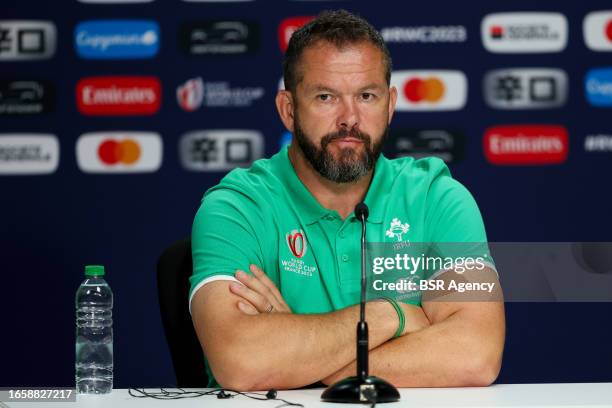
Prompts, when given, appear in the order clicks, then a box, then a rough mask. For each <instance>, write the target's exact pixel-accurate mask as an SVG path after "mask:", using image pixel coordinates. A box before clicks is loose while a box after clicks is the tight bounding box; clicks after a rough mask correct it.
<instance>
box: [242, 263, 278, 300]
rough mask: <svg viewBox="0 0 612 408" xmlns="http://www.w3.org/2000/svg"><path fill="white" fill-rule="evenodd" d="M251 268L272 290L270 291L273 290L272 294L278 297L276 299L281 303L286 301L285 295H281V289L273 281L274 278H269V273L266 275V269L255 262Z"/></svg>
mask: <svg viewBox="0 0 612 408" xmlns="http://www.w3.org/2000/svg"><path fill="white" fill-rule="evenodd" d="M249 269H250V270H251V272H252V273H253V275H255V276H256V277H257V279H259V280H260V281H261V282H262V283H263V284H264V285H265V286H266V287H267V288H268V289H269V290H270V292H272V294H273V295H274V297H276V300H277V301H278V302H279V303H284V302H282V299H283V295H281V293H280V291H279V290H278V288H277V287H276V285H275V284H274V282H272V280H271V279H270V278H268V275H266V273H265V272H264V271H262V270H261V269H260V268H259V267H258V266H257V265H255V264H251V266H250V267H249Z"/></svg>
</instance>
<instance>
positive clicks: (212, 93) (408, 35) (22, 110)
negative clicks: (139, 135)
mask: <svg viewBox="0 0 612 408" xmlns="http://www.w3.org/2000/svg"><path fill="white" fill-rule="evenodd" d="M79 1H80V2H81V3H91V4H102V5H103V4H116V5H120V4H122V3H125V4H129V3H148V2H149V1H147V0H79ZM199 2H200V3H205V1H193V2H192V3H199ZM187 3H189V1H187ZM314 15H315V14H314V13H313V14H312V15H307V14H303V15H288V16H286V17H284V18H282V19H280V20H279V21H278V22H277V25H276V33H277V39H278V45H279V47H280V51H281V55H282V53H283V52H284V51H285V50H286V48H287V45H288V42H289V39H290V38H291V35H292V34H293V32H294V31H295V30H296V29H298V28H299V27H301V26H303V25H305V24H307V23H308V22H309V21H311V20H312V19H313V18H314ZM392 20H393V19H390V21H389V23H388V24H380V26H379V28H380V32H381V34H382V37H383V39H384V40H385V42H387V44H388V45H389V47H391V50H392V55H393V54H398V52H397V50H398V49H400V48H399V47H408V46H410V44H426V45H428V46H430V47H438V46H444V47H449V46H457V45H459V44H465V43H469V42H471V46H472V47H475V46H478V47H482V49H483V50H485V51H486V52H489V53H491V54H516V55H532V54H542V55H547V54H550V53H563V52H565V50H566V48H567V44H568V38H569V36H570V35H578V34H581V35H582V36H583V41H584V44H583V47H584V48H585V49H587V50H589V51H590V52H594V53H596V54H599V53H605V52H609V51H612V10H593V11H590V12H588V13H586V14H585V15H584V16H583V18H582V26H581V28H582V30H581V32H580V30H578V29H577V28H576V27H574V26H570V25H569V23H568V19H567V16H566V15H565V14H564V13H562V12H557V11H551V10H545V11H532V12H523V11H520V12H519V11H507V12H496V13H489V14H486V13H484V14H483V15H482V16H481V20H480V27H474V26H470V25H466V24H460V23H461V22H460V21H457V23H455V24H430V25H411V24H397V22H396V21H392ZM394 22H395V24H393V23H394ZM262 27H263V28H265V30H269V26H268V25H266V24H262V21H258V20H257V19H253V18H249V19H232V18H222V19H219V18H217V19H205V20H190V19H184V20H183V21H182V22H179V23H178V24H176V25H175V27H174V28H175V31H176V32H175V33H174V34H175V35H176V43H175V45H176V49H175V50H170V51H173V52H175V53H176V52H180V53H182V54H183V56H184V57H186V58H188V59H187V60H183V61H184V62H185V64H184V65H185V66H188V65H189V62H190V61H192V62H193V63H194V64H195V62H197V61H199V60H200V58H201V59H202V61H207V62H208V61H210V62H213V61H214V62H217V63H220V64H229V66H232V65H233V64H234V61H229V60H227V61H224V60H223V58H226V57H232V56H241V55H244V56H245V57H246V58H253V57H255V56H256V55H257V54H258V53H259V52H261V51H262V43H261V41H262V36H263V29H262ZM478 28H479V29H480V44H477V37H474V36H470V35H469V33H470V31H471V32H474V31H476V30H477V29H478ZM163 35H168V36H169V37H172V36H173V33H165V34H164V33H162V30H161V28H160V24H159V22H158V21H156V20H154V19H150V18H148V19H144V18H143V19H138V18H123V17H122V16H121V13H120V12H118V13H117V17H116V18H109V19H85V20H82V21H79V22H78V23H76V25H75V26H74V29H73V38H72V41H71V42H72V46H73V52H74V54H76V56H78V57H79V58H80V59H82V60H108V61H109V62H108V64H114V66H115V67H116V68H117V70H116V72H117V73H119V72H120V71H122V70H121V67H124V66H126V65H125V64H126V62H123V61H129V60H147V59H150V60H154V59H156V58H158V56H159V53H160V50H161V47H162V44H166V45H165V46H166V47H167V46H168V45H167V43H163V42H162V38H163ZM60 40H61V41H60ZM60 42H61V44H60V46H61V47H63V49H65V50H66V51H67V50H68V41H67V39H66V38H62V39H59V38H58V33H57V28H56V23H55V22H54V21H47V20H26V19H23V20H18V19H16V20H0V61H4V63H10V62H16V61H22V62H25V61H32V62H31V63H32V64H35V63H36V60H48V59H52V58H54V56H55V54H56V51H57V48H58V44H59V43H60ZM269 46H270V44H265V47H269ZM393 56H394V57H396V55H393ZM279 57H280V55H279ZM192 58H196V59H193V60H192ZM113 61H115V62H113ZM279 61H280V58H279ZM396 61H397V58H396ZM500 61H501V60H500ZM603 61H604V60H602V62H603ZM152 64H155V62H152ZM419 65H427V62H426V61H420V62H419ZM446 65H447V66H444V64H442V65H441V64H439V63H437V64H435V65H433V64H431V67H430V68H423V69H405V68H407V66H406V64H402V63H400V64H397V63H396V64H395V65H394V70H393V72H392V75H391V85H392V86H395V87H396V88H397V90H398V99H397V104H396V109H395V110H396V112H397V113H396V122H401V121H402V116H403V115H405V116H406V117H407V118H409V117H410V116H414V115H418V114H425V115H427V114H431V113H430V112H438V113H437V114H438V115H444V114H445V113H446V112H448V113H450V112H459V113H461V114H467V113H466V112H467V111H468V110H469V106H470V104H474V103H479V101H478V99H480V98H482V100H483V102H484V104H485V105H486V107H488V108H489V109H491V110H493V111H495V110H509V111H515V112H518V113H520V112H523V111H529V110H538V111H548V110H552V109H562V108H563V107H565V106H566V105H567V103H568V100H569V98H570V97H574V98H576V97H577V96H578V92H576V90H573V91H571V90H570V82H571V78H570V76H569V75H568V73H567V72H566V71H565V70H564V68H563V66H555V65H554V64H551V65H550V66H545V67H543V66H511V65H509V66H506V67H499V66H497V67H490V68H491V69H489V70H487V71H485V72H484V74H483V75H482V77H481V78H479V77H477V76H475V75H474V73H471V72H466V71H463V70H460V69H450V67H451V66H452V65H454V64H453V63H452V61H451V60H449V62H448V64H446ZM497 65H499V64H497ZM153 66H154V65H153ZM241 68H246V66H244V65H241ZM91 71H92V70H91V69H88V70H87V72H89V73H91ZM94 71H95V70H94ZM133 71H134V70H133V69H128V70H126V71H124V72H125V75H122V76H121V75H112V76H102V75H101V76H85V75H84V76H83V77H81V78H76V79H77V81H76V86H75V96H76V108H77V111H78V112H79V113H80V114H81V115H84V116H108V117H113V116H115V117H138V116H157V115H160V114H162V115H163V109H162V108H163V107H164V106H165V107H166V109H167V108H168V105H170V104H171V99H172V98H170V99H168V98H167V96H164V95H162V89H164V87H165V86H164V84H166V83H167V85H166V87H167V86H168V85H170V84H171V83H172V82H174V81H176V79H177V78H168V77H157V76H151V75H138V72H136V73H135V74H136V75H134V73H133ZM192 71H193V72H197V70H196V69H192ZM246 72H248V70H246V71H245V70H243V73H246ZM573 75H575V74H573ZM174 83H175V84H176V83H177V82H174ZM270 88H271V89H270ZM282 88H283V85H282V79H281V82H280V85H279V88H278V89H282ZM479 88H480V89H479ZM267 89H270V90H268V91H267ZM59 91H61V92H65V89H61V90H59ZM57 92H58V90H57V89H56V85H55V83H54V81H52V80H49V79H46V78H45V79H43V78H27V77H23V78H21V77H20V78H17V77H16V76H15V77H14V78H0V117H2V116H31V115H37V114H53V112H55V110H56V93H57ZM275 92H276V89H274V87H270V84H267V83H264V82H262V81H261V80H259V81H258V80H255V81H248V80H245V77H244V75H242V76H235V75H234V76H227V77H223V76H218V75H198V76H192V77H191V78H189V77H183V79H182V80H180V82H178V85H176V88H175V101H176V104H177V105H178V107H179V108H180V111H182V112H183V113H189V114H192V115H194V116H197V117H202V118H205V117H206V116H207V115H213V114H214V113H215V112H219V111H218V110H217V109H219V108H223V109H227V110H234V109H235V110H236V115H241V113H240V112H239V109H240V110H243V112H244V111H247V110H252V109H257V108H259V107H261V106H264V103H263V102H264V101H266V100H267V101H268V102H269V101H270V99H271V97H272V96H273V95H274V93H275ZM572 92H573V94H572ZM582 93H583V94H584V99H585V102H586V103H587V104H588V105H589V106H592V107H594V108H609V107H612V66H605V65H604V66H597V67H590V68H589V69H588V70H586V72H585V74H584V89H583V91H582ZM266 95H268V96H269V97H268V98H267V99H266ZM162 99H167V100H166V102H165V105H164V104H163V103H162ZM441 117H443V116H441ZM519 117H522V116H517V121H520V122H521V124H524V123H525V121H524V119H518V118H519ZM408 120H409V119H408ZM533 120H534V121H536V122H537V116H534V117H533ZM233 125H234V123H230V124H229V126H228V127H233ZM507 126H511V125H507ZM459 127H464V126H461V123H455V124H452V125H451V126H450V128H453V129H457V128H459ZM444 128H446V126H445V127H444ZM492 128H493V129H497V128H496V127H492ZM536 128H538V129H541V127H537V126H536ZM602 130H603V131H604V132H605V131H608V129H606V128H604V129H602ZM211 131H212V130H211ZM220 131H222V129H220ZM489 131H490V129H489V130H487V131H484V129H483V133H481V135H482V136H479V135H478V134H474V132H468V133H465V132H458V133H457V132H455V131H449V130H444V129H442V128H437V127H436V126H433V127H431V128H429V129H426V128H423V129H422V130H415V129H413V130H410V131H401V130H398V131H394V133H393V136H395V137H396V138H395V139H394V140H393V142H390V146H387V147H386V152H387V154H389V155H390V156H392V157H401V156H406V155H411V156H414V157H423V156H427V155H437V156H439V157H441V158H443V159H444V160H445V161H447V162H449V163H452V162H454V161H457V159H459V158H463V153H462V152H463V150H464V149H470V146H471V145H474V144H475V143H477V139H479V138H480V137H482V138H484V147H485V150H484V151H483V154H484V156H485V158H486V159H487V161H488V162H490V163H493V164H499V163H500V161H503V160H502V159H500V157H498V155H497V150H495V149H496V148H497V147H499V146H502V145H503V146H506V144H505V142H504V143H501V142H499V140H498V138H499V137H501V136H499V135H498V136H491V134H490V133H488V132H489ZM229 132H230V133H229V134H233V133H232V131H229ZM254 132H258V131H255V130H254ZM260 133H261V132H259V134H260ZM198 134H199V133H198ZM213 134H215V133H213ZM398 135H401V136H398ZM160 137H162V138H163V137H165V136H160ZM193 137H194V136H193V135H192V138H193ZM224 137H225V136H223V138H221V139H222V142H220V143H221V144H223V143H225V142H224V140H225V139H224ZM504 137H505V136H504ZM565 137H566V138H568V139H571V138H572V137H573V135H570V134H566V136H565ZM585 137H586V135H585ZM589 137H590V138H591V139H588V140H592V138H593V137H594V136H592V135H591V136H589ZM200 139H201V137H200ZM221 139H220V140H221ZM87 140H89V139H87ZM185 140H192V139H189V138H188V139H185ZM249 140H251V142H250V143H255V145H256V146H255V148H254V150H252V149H253V146H251V147H249V148H248V149H247V150H249V152H250V153H249V154H248V155H247V156H248V157H250V159H249V160H244V158H242V159H240V160H234V159H233V156H232V154H233V153H232V154H229V156H227V157H225V159H223V160H221V159H219V160H221V161H214V160H213V161H211V162H210V163H208V162H207V163H206V164H202V163H203V162H202V161H200V164H199V165H198V166H195V165H193V163H192V165H187V164H186V163H188V162H189V161H188V160H187V159H185V157H187V156H186V154H184V152H185V151H186V150H185V149H186V147H185V146H186V144H187V142H186V141H183V142H181V143H182V144H181V147H180V150H181V152H183V153H182V156H181V163H182V164H183V166H182V167H183V168H185V169H191V170H192V169H195V168H198V169H199V170H202V169H209V170H210V169H215V170H219V171H226V170H228V169H231V168H233V167H236V166H238V165H248V164H250V162H251V161H252V159H253V158H256V157H262V156H264V155H265V145H266V144H268V143H266V141H265V138H264V137H263V136H257V137H253V136H249ZM254 140H257V142H254ZM288 141H290V136H287V135H285V136H283V140H281V141H279V140H276V141H275V142H272V143H270V145H271V146H275V145H276V146H278V145H281V146H282V145H285V144H287V143H288ZM190 143H191V142H190ZM500 143H501V144H500ZM570 145H571V144H570V143H565V144H564V146H565V147H564V149H565V153H563V160H561V159H555V160H539V159H538V160H539V161H538V164H560V163H563V162H564V161H565V160H566V159H567V151H566V150H567V149H568V148H569V146H570ZM591 145H593V146H598V144H597V143H595V142H588V143H587V142H586V141H585V149H584V151H585V152H589V151H591V150H592V149H588V148H586V146H591ZM496 146H497V147H496ZM219 149H221V150H220V151H221V152H222V153H221V155H223V154H225V150H223V147H220V148H219ZM603 150H605V149H603ZM228 151H229V150H228ZM232 151H234V150H232ZM253 151H254V152H255V154H253ZM599 151H602V149H600V150H599ZM500 154H502V155H504V154H505V153H500ZM204 156H206V154H203V156H201V157H204ZM530 157H531V156H530ZM555 157H557V156H555ZM558 157H560V156H558ZM226 159H227V160H226ZM504 160H505V159H504ZM508 160H509V161H512V162H514V164H521V165H529V164H531V163H532V161H530V160H523V159H520V160H518V159H512V160H510V159H508ZM205 161H206V160H205ZM213 162H214V163H216V164H214V165H213V164H211V163H213ZM234 162H235V163H240V164H237V165H236V166H232V164H231V163H234ZM79 163H81V164H82V161H79ZM80 168H81V169H84V167H83V166H80ZM87 168H88V167H87Z"/></svg>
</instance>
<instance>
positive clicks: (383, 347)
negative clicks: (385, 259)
mask: <svg viewBox="0 0 612 408" xmlns="http://www.w3.org/2000/svg"><path fill="white" fill-rule="evenodd" d="M390 73H391V59H390V57H389V54H388V51H387V49H386V46H385V44H384V42H383V40H382V38H381V36H380V34H379V33H378V32H377V31H376V30H375V29H374V28H373V27H372V26H371V25H370V24H369V23H367V22H366V21H364V20H363V19H361V18H358V17H356V16H354V15H352V14H350V13H348V12H346V11H335V12H324V13H322V14H321V15H319V17H318V18H317V19H315V20H314V21H312V22H311V23H309V24H307V25H306V26H304V27H303V28H301V29H299V30H297V31H296V32H295V33H294V34H293V36H292V38H291V40H290V43H289V47H288V50H287V53H286V55H285V62H284V80H285V90H281V91H279V92H278V94H277V97H276V106H277V109H278V112H279V115H280V117H281V120H282V121H283V123H284V125H285V126H286V128H287V129H288V130H289V131H291V132H292V133H293V135H294V139H293V141H292V143H291V145H290V146H289V148H285V149H282V150H281V151H280V152H279V153H277V154H276V155H275V156H273V157H272V158H270V159H268V160H259V161H257V162H255V163H254V164H253V166H252V167H251V168H250V169H248V170H244V169H239V170H234V171H232V172H230V173H229V174H228V175H227V176H226V177H225V178H224V179H223V180H222V181H221V183H220V184H219V185H217V186H215V187H214V188H212V189H210V190H208V191H207V193H206V194H205V197H204V199H203V201H202V205H201V207H200V209H199V211H198V212H197V214H196V218H195V221H194V225H193V234H192V251H193V261H194V274H193V276H192V278H191V284H192V288H191V293H190V308H191V313H192V317H193V322H194V326H195V329H196V332H197V334H198V338H199V340H200V343H201V345H202V348H203V350H204V353H205V355H206V358H207V370H208V374H209V376H210V377H211V378H212V380H211V383H210V384H209V385H210V386H217V385H218V384H220V385H221V386H223V387H226V388H231V389H236V390H263V389H269V388H277V389H287V388H297V387H303V386H306V385H309V384H312V383H316V382H318V381H322V382H323V383H325V384H331V383H333V382H335V381H337V380H340V379H342V378H344V377H346V376H350V375H354V374H355V361H354V360H355V327H356V322H357V321H358V314H359V306H358V302H359V284H360V255H359V254H360V245H359V242H360V234H361V226H360V222H359V220H357V219H356V218H355V215H354V214H353V210H354V208H355V205H356V204H357V203H359V202H362V201H365V203H366V204H367V205H368V207H369V209H370V215H369V218H368V220H367V225H368V241H370V242H407V241H410V242H486V236H485V232H484V227H483V223H482V219H481V216H480V213H479V211H478V208H477V206H476V204H475V202H474V200H473V198H472V196H471V195H470V194H469V193H468V192H467V190H466V189H465V188H463V186H461V185H460V184H459V183H458V182H456V181H455V180H453V179H452V178H451V177H450V175H449V172H448V169H447V168H446V166H445V165H444V163H443V162H442V161H440V160H439V159H435V158H426V159H422V160H418V161H415V160H413V159H412V158H404V159H397V160H388V159H386V158H385V157H383V156H380V151H381V146H382V143H383V140H384V138H385V136H386V134H387V132H388V126H389V124H390V122H391V118H392V115H393V110H394V106H395V101H396V98H397V90H396V89H395V88H393V87H390V86H389V84H390ZM399 306H400V308H401V310H399V311H398V310H396V309H395V308H394V306H393V305H392V304H391V303H390V302H386V301H370V302H368V304H367V320H368V324H369V333H370V341H369V347H370V374H371V375H376V376H379V377H382V378H384V379H386V380H388V381H390V382H391V383H393V384H394V385H395V386H398V387H411V386H425V387H432V386H483V385H488V384H491V383H492V382H493V381H494V380H495V378H496V377H497V375H498V372H499V369H500V364H501V354H502V350H503V343H504V329H505V323H504V311H503V303H502V302H478V301H475V302H451V301H449V302H443V301H426V300H424V301H423V302H421V300H420V299H418V300H417V301H409V302H400V304H399ZM400 312H401V313H402V314H403V315H404V316H405V322H406V323H405V326H404V327H401V326H399V328H398V324H399V319H398V318H399V316H400ZM394 335H395V336H394ZM213 377H214V378H213Z"/></svg>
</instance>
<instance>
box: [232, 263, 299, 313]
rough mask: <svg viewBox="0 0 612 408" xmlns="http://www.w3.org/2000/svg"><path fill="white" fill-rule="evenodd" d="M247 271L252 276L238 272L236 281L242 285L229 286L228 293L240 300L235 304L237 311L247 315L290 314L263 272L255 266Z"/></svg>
mask: <svg viewBox="0 0 612 408" xmlns="http://www.w3.org/2000/svg"><path fill="white" fill-rule="evenodd" d="M249 269H250V270H251V273H252V274H253V276H251V275H249V274H247V273H245V272H244V271H240V270H238V271H236V279H238V280H239V281H240V282H241V283H242V284H240V283H237V282H234V283H232V284H231V285H230V291H231V292H232V293H234V294H235V295H238V296H240V297H241V298H242V299H241V300H239V301H238V303H237V306H238V309H239V310H240V311H241V312H243V313H245V314H249V315H256V314H259V313H292V312H291V308H290V307H289V306H288V305H287V303H286V302H285V299H283V296H282V295H281V293H280V291H279V290H278V288H277V287H276V285H274V282H272V281H271V280H270V278H268V276H267V275H266V274H265V272H264V271H262V270H261V269H259V267H257V265H251V266H250V267H249Z"/></svg>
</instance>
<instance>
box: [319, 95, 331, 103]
mask: <svg viewBox="0 0 612 408" xmlns="http://www.w3.org/2000/svg"><path fill="white" fill-rule="evenodd" d="M318 98H319V100H320V101H323V102H326V101H329V100H330V99H331V95H330V94H321V95H318Z"/></svg>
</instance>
